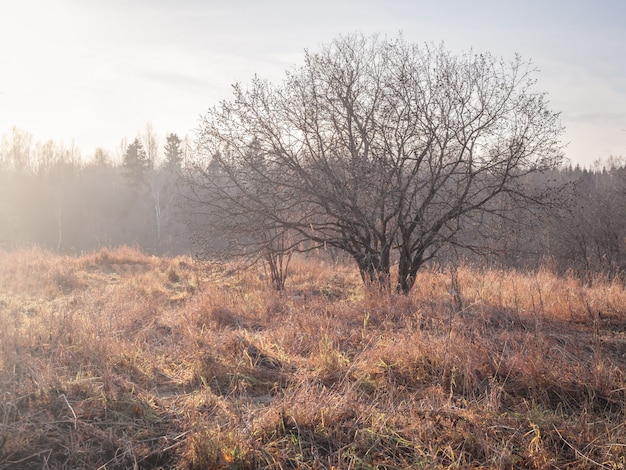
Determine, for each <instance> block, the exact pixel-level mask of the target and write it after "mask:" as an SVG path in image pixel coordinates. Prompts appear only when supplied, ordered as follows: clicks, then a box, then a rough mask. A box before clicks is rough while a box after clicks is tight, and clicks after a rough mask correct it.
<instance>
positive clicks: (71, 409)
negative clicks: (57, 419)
mask: <svg viewBox="0 0 626 470" xmlns="http://www.w3.org/2000/svg"><path fill="white" fill-rule="evenodd" d="M60 396H61V398H63V400H65V404H66V405H67V407H68V408H69V409H70V411H71V412H72V416H74V429H78V417H77V416H76V413H74V408H72V405H70V402H69V401H67V397H66V396H65V393H62V394H61V395H60Z"/></svg>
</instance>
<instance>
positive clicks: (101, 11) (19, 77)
mask: <svg viewBox="0 0 626 470" xmlns="http://www.w3.org/2000/svg"><path fill="white" fill-rule="evenodd" d="M625 18H626V2H625V1H623V0H588V1H582V0H553V1H551V0H525V1H522V0H519V1H506V0H493V1H491V0H472V1H468V0H437V1H435V0H431V1H426V0H414V1H408V0H406V1H403V0H383V1H374V0H369V1H368V0H360V1H358V0H354V1H343V0H317V1H306V2H304V1H302V2H300V1H297V0H285V1H282V0H265V1H258V0H255V1H253V0H249V1H248V0H8V1H7V0H4V1H3V2H2V11H1V14H0V135H4V134H7V133H9V132H10V131H11V129H12V127H13V126H16V127H18V128H20V129H23V130H26V131H28V132H30V133H31V134H33V136H34V139H35V140H42V141H43V140H48V139H53V140H55V141H57V142H64V143H65V144H69V143H70V142H72V140H74V142H75V144H76V145H77V146H78V147H79V148H80V150H81V151H82V154H83V155H84V156H85V157H89V156H90V155H92V154H93V152H94V150H95V148H96V147H98V146H101V147H104V148H106V149H108V150H111V151H112V152H113V153H114V154H115V151H116V150H118V149H119V144H120V142H121V140H122V139H123V138H124V137H126V138H128V139H133V138H134V137H135V136H137V134H138V133H139V132H142V131H143V130H144V129H145V127H146V124H147V123H148V122H150V123H152V125H153V127H154V130H155V131H156V132H157V133H158V134H159V136H160V137H164V136H165V135H166V134H167V133H169V132H176V133H178V134H179V136H184V135H189V136H190V137H193V129H194V128H195V127H196V126H197V124H198V122H199V116H200V115H201V114H203V113H204V112H205V111H206V110H207V109H208V108H209V107H211V106H213V105H215V104H217V102H218V100H220V99H224V98H228V97H229V96H230V85H231V84H232V83H233V82H236V81H241V82H243V83H245V82H248V81H249V80H250V79H251V78H252V77H253V76H254V74H257V75H258V76H260V77H262V78H268V79H270V80H272V81H279V80H281V79H282V77H283V74H284V71H285V70H287V69H290V68H291V67H293V66H294V65H299V64H301V63H302V60H303V56H304V54H303V51H304V49H305V48H307V49H309V50H312V51H315V50H316V49H317V47H318V45H319V44H322V43H328V42H330V41H331V40H332V39H333V38H335V37H336V36H337V35H338V34H341V33H352V32H363V33H365V34H370V33H380V34H383V35H384V34H387V35H392V36H396V35H397V34H398V32H399V31H402V32H403V34H404V36H405V38H406V39H407V40H408V41H410V42H416V43H424V42H435V43H440V42H442V41H443V42H444V43H445V44H446V46H447V47H448V48H449V49H452V50H454V51H457V50H458V51H460V50H467V49H469V48H473V49H474V50H479V51H490V52H493V53H495V54H497V55H501V56H504V57H513V55H514V54H515V53H516V52H517V53H520V54H521V55H522V57H523V58H526V59H532V60H533V62H534V63H535V64H536V65H537V66H538V68H539V69H540V70H541V72H540V74H539V75H538V80H539V84H538V88H539V89H540V90H543V91H546V92H548V93H549V99H550V102H551V107H552V109H553V110H555V111H561V112H562V121H563V124H564V125H565V126H566V128H567V131H566V134H565V136H564V141H565V142H569V146H568V148H567V152H566V153H567V155H568V157H569V158H570V159H571V160H572V162H573V163H581V164H585V165H589V164H591V163H592V162H593V161H594V160H596V159H597V158H606V157H608V156H609V155H622V156H624V157H626V49H625V48H626V26H624V25H625Z"/></svg>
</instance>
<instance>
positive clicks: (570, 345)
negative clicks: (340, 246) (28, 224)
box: [0, 248, 626, 469]
mask: <svg viewBox="0 0 626 470" xmlns="http://www.w3.org/2000/svg"><path fill="white" fill-rule="evenodd" d="M292 270H293V273H292V275H291V277H290V278H289V280H288V289H287V291H286V292H284V293H282V294H280V293H276V292H274V291H273V290H272V289H271V287H270V286H268V285H267V283H266V282H264V280H263V275H262V271H259V273H254V272H240V271H239V270H237V269H236V268H235V267H233V266H229V265H217V264H199V263H196V262H194V261H193V260H191V259H187V258H175V259H160V258H154V257H147V256H144V255H142V254H141V253H139V252H137V251H135V250H132V249H128V248H121V249H118V250H102V251H100V252H98V253H95V254H92V255H87V256H83V257H80V258H69V257H59V256H56V255H53V254H50V253H47V252H43V251H40V250H28V251H16V252H4V253H0V322H1V323H0V324H2V329H1V330H0V396H1V401H0V468H15V469H29V468H37V469H39V468H67V469H70V468H72V469H76V468H90V469H97V468H100V469H104V468H107V469H112V468H189V469H201V468H310V469H331V468H337V469H338V468H346V469H347V468H409V467H412V468H594V467H598V468H607V469H609V468H610V469H618V468H624V467H625V466H626V445H625V444H624V443H625V442H626V421H625V412H626V405H625V392H626V383H625V373H624V371H625V368H626V290H625V289H624V286H622V285H620V284H618V283H607V282H603V281H602V280H597V282H595V283H594V285H593V287H588V286H585V285H582V284H581V283H580V282H578V281H577V280H575V279H573V278H562V277H557V276H555V275H553V274H551V273H550V272H547V271H541V272H539V273H519V272H507V271H491V270H480V269H472V268H469V267H462V268H460V269H459V272H458V277H459V285H460V287H461V296H460V297H458V296H455V295H452V294H451V280H450V274H449V273H446V272H426V271H425V272H422V273H420V275H419V278H418V279H417V282H416V286H415V289H414V292H413V293H412V295H411V296H409V297H402V296H395V295H389V294H383V293H377V292H365V291H364V290H363V288H362V286H361V285H360V281H359V278H358V275H357V274H356V273H355V272H354V270H353V269H351V268H350V267H345V266H339V267H337V266H335V267H333V266H324V265H322V264H320V263H319V262H316V261H312V260H304V259H296V260H294V261H293V265H292Z"/></svg>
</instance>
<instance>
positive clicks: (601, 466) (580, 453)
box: [552, 424, 610, 469]
mask: <svg viewBox="0 0 626 470" xmlns="http://www.w3.org/2000/svg"><path fill="white" fill-rule="evenodd" d="M552 427H553V428H554V430H555V431H556V433H557V434H558V435H559V437H560V438H561V440H562V441H563V442H565V443H566V444H567V445H568V447H569V448H570V449H572V450H573V451H574V452H575V453H576V455H578V456H579V457H581V458H583V459H584V460H586V461H587V462H590V463H592V464H594V465H597V466H598V467H600V468H606V469H610V467H607V466H606V465H604V464H601V463H598V462H596V461H595V460H593V459H590V458H589V457H587V456H586V455H585V454H583V453H582V452H581V451H579V450H578V449H577V448H576V447H574V446H573V445H572V444H570V443H569V442H567V440H566V439H565V438H564V437H563V435H562V434H561V433H560V432H559V430H558V429H557V427H556V426H555V425H554V424H553V425H552Z"/></svg>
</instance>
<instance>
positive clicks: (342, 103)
mask: <svg viewBox="0 0 626 470" xmlns="http://www.w3.org/2000/svg"><path fill="white" fill-rule="evenodd" d="M534 75H535V70H534V69H533V67H532V65H531V64H530V63H527V62H524V61H522V60H521V59H520V58H519V57H517V56H516V57H515V58H514V59H513V60H512V61H511V62H505V61H504V60H502V59H499V58H496V57H493V56H491V55H490V54H476V53H472V52H469V53H464V54H461V55H454V54H451V53H450V52H448V51H446V50H445V49H444V48H443V46H432V45H425V46H422V47H420V46H417V45H413V44H407V43H406V42H405V41H404V40H403V39H402V38H401V37H400V38H398V39H394V40H390V39H380V38H378V37H375V36H374V37H363V36H360V35H350V36H341V37H339V38H337V39H336V40H334V41H333V42H332V43H331V44H330V45H327V46H323V47H322V48H321V50H320V52H318V53H310V52H306V54H305V63H304V65H303V66H302V67H300V68H297V69H295V70H293V71H291V72H288V73H287V75H286V78H285V80H284V81H283V83H281V84H279V85H272V84H270V83H268V82H267V81H264V80H261V79H258V78H255V79H254V80H253V81H252V82H251V84H250V85H249V86H248V87H245V88H244V87H243V86H241V85H235V86H234V97H233V99H232V100H231V101H224V102H222V103H221V104H220V106H218V107H215V108H213V109H211V110H210V111H209V112H208V113H207V114H206V115H205V116H204V118H203V120H202V123H201V129H200V132H199V135H198V143H199V149H200V152H199V155H198V157H199V159H198V161H197V162H196V165H195V168H194V174H193V177H192V178H190V179H191V182H192V184H193V185H195V188H196V191H195V193H194V194H195V195H196V197H197V202H198V203H200V205H204V206H205V207H207V208H208V209H210V212H211V213H212V214H213V215H215V214H221V218H222V220H224V219H227V220H229V221H231V222H232V221H233V220H235V219H236V217H234V216H235V215H237V216H239V217H240V218H241V219H240V222H241V224H240V226H239V227H238V228H239V229H243V230H245V229H244V226H245V222H246V221H248V222H251V224H250V225H249V226H248V229H249V228H250V227H252V226H254V224H257V228H258V221H259V220H262V221H263V225H264V227H266V228H271V229H274V230H275V229H277V228H279V229H282V230H289V231H290V232H291V233H293V234H296V235H297V236H294V237H293V240H294V243H293V244H290V246H289V248H290V249H293V248H294V247H297V246H298V243H300V242H302V241H307V242H308V244H307V246H308V247H311V246H312V244H313V245H314V246H319V247H321V246H331V247H335V248H338V249H340V250H343V251H345V252H346V253H348V254H349V255H351V256H352V257H353V258H354V260H355V261H356V263H357V265H358V268H359V270H360V272H361V275H362V278H363V280H364V281H365V282H368V283H376V284H381V285H383V286H389V284H390V278H389V274H390V267H391V264H392V262H393V260H394V258H397V260H398V279H397V283H396V288H397V290H398V291H399V292H402V293H408V292H409V291H410V289H411V287H412V286H413V283H414V281H415V275H416V273H417V271H418V270H419V268H420V267H421V266H422V265H423V264H424V263H425V262H427V261H428V260H430V259H432V258H433V257H434V256H436V255H437V253H438V251H439V250H440V249H441V248H442V247H443V246H445V245H450V244H455V243H461V240H462V239H461V238H460V237H459V235H460V234H461V233H462V232H463V231H464V230H468V229H469V230H479V229H480V226H481V223H482V222H481V220H482V218H483V216H484V214H485V213H489V214H498V212H499V209H498V208H499V207H503V206H505V205H503V204H502V201H501V199H503V198H507V200H508V201H509V202H508V203H507V204H506V206H510V204H511V203H515V204H524V205H527V204H529V203H541V201H542V197H543V194H535V193H533V192H532V191H530V190H529V186H528V185H527V184H526V183H525V182H526V180H527V178H528V176H529V175H532V174H533V173H536V172H543V171H546V170H549V169H552V168H554V167H556V166H557V165H558V164H559V163H560V160H561V151H560V150H561V149H560V144H559V136H560V133H561V126H560V123H559V118H558V114H555V113H553V112H550V111H549V110H548V107H547V102H546V100H545V96H544V94H542V93H539V92H537V91H536V90H535V87H534V86H535V80H534ZM251 149H252V150H253V151H251ZM209 168H212V169H213V170H211V171H210V170H209ZM216 173H219V178H216V177H215V174H216ZM199 189H201V190H199ZM501 215H503V216H505V215H506V214H501ZM252 222H253V223H252ZM233 228H235V227H233Z"/></svg>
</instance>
